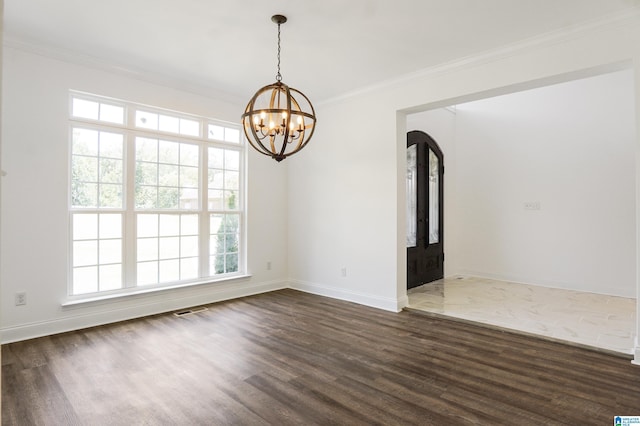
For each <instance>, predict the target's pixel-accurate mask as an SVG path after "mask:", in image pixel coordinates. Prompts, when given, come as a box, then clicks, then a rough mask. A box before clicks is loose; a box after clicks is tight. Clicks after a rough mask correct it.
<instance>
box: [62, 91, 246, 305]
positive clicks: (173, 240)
mask: <svg viewBox="0 0 640 426" xmlns="http://www.w3.org/2000/svg"><path fill="white" fill-rule="evenodd" d="M70 104H71V105H70V110H71V111H70V120H69V122H70V138H71V143H70V146H71V149H70V168H71V170H70V191H69V194H70V200H69V215H70V224H71V226H70V231H71V236H70V241H71V244H70V246H71V256H70V259H71V264H70V272H71V273H70V286H69V293H70V295H72V296H76V295H87V294H92V293H120V292H129V291H133V290H135V289H136V288H140V287H144V288H150V287H154V286H158V287H162V286H167V285H174V284H188V283H196V282H202V281H206V280H211V279H219V278H224V277H233V276H236V275H240V274H243V273H244V272H245V267H244V265H245V258H244V252H245V250H244V247H243V246H242V241H243V240H244V238H243V235H244V218H245V210H244V191H243V188H244V179H245V178H244V176H245V174H244V173H245V171H244V156H245V148H244V144H243V143H242V140H241V138H240V128H239V125H236V124H232V123H225V122H220V121H216V120H212V119H208V118H205V117H197V116H193V115H188V114H184V113H178V112H173V111H167V110H162V109H159V108H152V107H149V106H142V105H137V104H134V103H131V102H125V101H119V100H113V99H107V98H102V97H98V96H94V95H87V94H83V93H75V92H73V93H72V94H71V102H70Z"/></svg>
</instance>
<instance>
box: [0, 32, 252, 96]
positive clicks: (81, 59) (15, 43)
mask: <svg viewBox="0 0 640 426" xmlns="http://www.w3.org/2000/svg"><path fill="white" fill-rule="evenodd" d="M3 45H4V47H7V48H12V49H16V50H20V51H22V52H26V53H31V54H34V55H38V56H43V57H47V58H50V59H54V60H59V61H62V62H67V63H71V64H75V65H80V66H85V67H89V68H93V69H96V70H99V71H105V72H109V73H112V74H117V75H121V76H124V77H129V78H133V79H136V80H140V81H144V82H145V83H151V84H155V85H159V86H164V87H169V88H172V89H176V90H181V91H184V92H188V93H192V94H195V95H199V96H205V97H210V98H212V99H216V100H219V101H224V102H229V103H234V104H238V105H244V103H245V102H246V99H243V98H241V97H240V96H239V95H236V94H233V93H230V92H225V91H223V90H220V89H217V88H215V87H211V86H207V85H204V84H198V83H194V82H192V81H186V80H184V79H180V78H176V77H175V76H170V75H166V74H162V73H159V72H157V71H149V70H145V69H141V68H135V67H130V66H125V65H122V64H116V63H113V62H110V61H107V60H105V59H101V58H98V57H96V56H91V55H86V54H81V53H78V52H74V51H72V50H69V49H64V48H60V47H54V46H50V45H46V44H43V43H37V42H33V41H28V40H25V39H22V38H18V37H14V36H11V35H6V34H5V36H4V40H3Z"/></svg>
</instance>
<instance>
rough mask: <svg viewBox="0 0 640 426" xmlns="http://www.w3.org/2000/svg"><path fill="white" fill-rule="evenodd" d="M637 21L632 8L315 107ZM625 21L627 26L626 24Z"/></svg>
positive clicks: (636, 12)
mask: <svg viewBox="0 0 640 426" xmlns="http://www.w3.org/2000/svg"><path fill="white" fill-rule="evenodd" d="M638 19H640V6H633V7H631V8H629V9H626V10H624V11H622V12H618V13H614V14H609V15H606V16H604V17H601V18H597V19H593V20H589V21H585V22H582V23H580V24H576V25H572V26H568V27H565V28H561V29H559V30H555V31H550V32H546V33H544V34H539V35H536V36H533V37H529V38H526V39H524V40H521V41H518V42H514V43H509V44H507V45H504V46H501V47H498V48H495V49H490V50H486V51H484V52H480V53H477V54H473V55H469V56H466V57H462V58H458V59H454V60H452V61H449V62H445V63H442V64H438V65H435V66H432V67H428V68H423V69H421V70H418V71H413V72H410V73H406V74H403V75H400V76H397V77H393V78H390V79H387V80H383V81H380V82H378V83H375V84H372V85H369V86H365V87H362V88H359V89H355V90H353V91H349V92H346V93H344V94H342V95H339V96H336V97H333V98H330V99H327V100H324V101H322V102H319V103H318V106H324V105H330V104H333V103H337V102H342V101H345V100H348V99H351V98H354V97H357V96H361V95H366V94H368V93H372V92H375V91H379V90H383V89H388V88H391V87H394V86H397V85H400V84H403V83H407V82H411V81H413V80H417V79H422V78H425V77H434V76H437V75H442V74H449V73H452V72H456V71H459V70H462V69H465V68H471V67H475V66H478V65H483V64H486V63H490V62H495V61H498V60H501V59H505V58H508V57H511V56H516V55H519V54H522V53H523V52H527V51H532V50H535V49H540V48H543V47H547V46H550V45H553V44H557V43H560V42H563V41H568V40H571V39H574V38H577V37H580V36H582V35H583V34H586V33H589V32H594V31H602V30H606V29H608V28H611V27H613V26H620V25H626V24H634V25H637V22H633V21H636V20H638ZM626 21H628V22H626Z"/></svg>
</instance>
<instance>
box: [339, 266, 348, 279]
mask: <svg viewBox="0 0 640 426" xmlns="http://www.w3.org/2000/svg"><path fill="white" fill-rule="evenodd" d="M340 275H342V276H343V277H346V276H347V268H342V269H341V270H340Z"/></svg>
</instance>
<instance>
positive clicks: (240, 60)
mask: <svg viewBox="0 0 640 426" xmlns="http://www.w3.org/2000/svg"><path fill="white" fill-rule="evenodd" d="M633 7H640V0H271V1H258V0H225V1H221V0H108V1H107V0H5V13H4V15H5V22H4V28H5V40H6V41H7V43H8V44H11V43H14V44H15V43H21V44H23V45H31V46H38V48H46V49H48V50H51V51H56V52H58V54H60V53H61V52H63V53H64V54H65V55H66V56H69V55H72V56H75V55H78V56H79V57H80V58H83V60H84V61H94V62H96V63H108V64H110V66H113V67H117V68H119V69H125V70H128V71H131V72H135V73H144V74H149V75H151V76H155V77H160V78H163V79H164V80H167V79H170V80H172V81H174V82H175V84H176V85H178V86H180V85H187V84H188V85H190V86H191V87H202V88H203V89H207V90H216V91H223V92H226V93H228V94H231V95H234V96H238V97H241V98H246V99H248V98H250V97H251V95H252V94H253V93H254V92H255V91H256V90H257V89H258V88H259V87H261V86H262V85H266V84H269V83H272V82H274V81H275V74H276V40H277V26H276V25H275V24H273V23H272V22H271V19H270V18H271V16H272V15H274V14H276V13H279V14H284V15H286V16H287V17H288V19H289V21H288V22H287V23H286V24H284V25H283V26H282V76H283V82H284V83H286V84H288V85H290V86H292V87H295V88H297V89H300V90H302V91H303V92H305V93H306V94H307V95H308V96H309V98H310V99H312V101H314V103H315V102H319V101H322V100H326V99H329V98H332V97H335V96H339V95H340V94H343V93H348V92H351V91H354V90H357V89H360V88H363V87H366V86H369V85H372V84H375V83H378V82H381V81H385V80H388V79H391V78H395V77H398V76H400V75H403V74H407V73H411V72H415V71H418V70H422V69H425V68H429V67H432V66H435V65H438V64H442V63H446V62H450V61H453V60H456V59H459V58H463V57H468V56H472V55H475V54H478V53H481V52H485V51H489V50H491V49H496V48H500V47H503V46H505V45H509V44H512V43H516V42H519V41H522V40H526V39H528V38H531V37H534V36H538V35H541V34H546V33H549V32H553V31H557V30H561V29H563V28H567V27H573V26H576V25H580V24H583V23H585V22H589V21H597V20H600V19H605V18H608V17H609V16H613V15H616V14H621V13H625V12H626V11H627V10H628V9H630V8H633Z"/></svg>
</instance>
